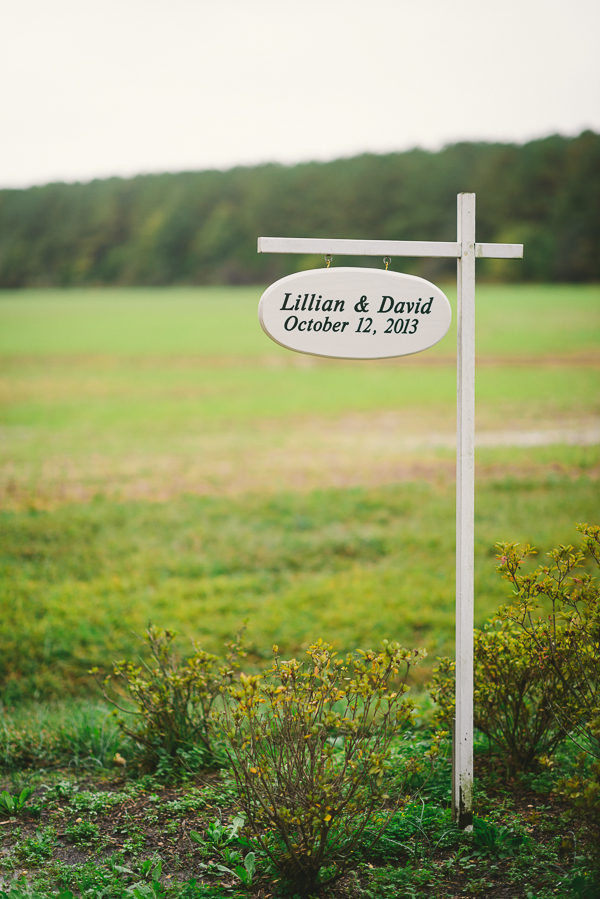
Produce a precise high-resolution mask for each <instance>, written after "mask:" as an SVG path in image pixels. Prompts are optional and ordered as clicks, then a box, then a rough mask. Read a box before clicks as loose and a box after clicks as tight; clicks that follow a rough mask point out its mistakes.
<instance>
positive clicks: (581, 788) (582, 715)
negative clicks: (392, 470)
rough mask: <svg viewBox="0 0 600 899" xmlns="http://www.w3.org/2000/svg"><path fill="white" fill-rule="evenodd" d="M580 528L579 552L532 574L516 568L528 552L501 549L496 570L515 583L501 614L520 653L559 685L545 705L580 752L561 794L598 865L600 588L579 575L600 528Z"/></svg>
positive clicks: (593, 554)
mask: <svg viewBox="0 0 600 899" xmlns="http://www.w3.org/2000/svg"><path fill="white" fill-rule="evenodd" d="M577 530H578V531H580V532H581V533H582V534H583V535H584V539H583V542H582V546H581V549H580V550H574V548H573V546H571V545H567V546H562V545H561V546H559V547H558V548H557V549H554V550H552V551H551V552H549V553H548V556H549V558H550V561H551V564H550V565H541V566H539V567H538V568H536V569H535V571H533V572H532V573H531V574H525V575H524V574H521V568H522V565H523V563H524V561H525V559H526V558H527V557H528V556H530V555H533V554H534V553H535V549H533V547H531V546H526V547H525V548H524V549H523V550H520V549H519V547H518V544H515V543H501V544H499V548H500V551H501V554H500V556H499V558H500V565H499V567H498V571H499V572H500V573H501V574H502V576H503V577H504V578H506V579H507V580H509V581H510V582H511V583H512V584H513V586H514V588H515V598H514V600H513V602H512V604H511V605H509V606H505V607H503V608H502V609H501V610H500V611H499V613H498V617H499V618H500V619H501V620H503V621H509V622H511V623H513V624H514V625H515V626H516V627H517V628H518V629H519V635H520V641H521V643H522V645H523V647H524V651H526V652H528V653H530V654H531V655H532V656H534V657H535V658H536V660H537V664H538V667H539V670H540V672H541V674H542V676H543V677H544V678H545V680H546V682H549V683H556V682H558V683H560V686H561V692H560V693H553V692H552V691H550V690H548V691H547V701H548V705H549V707H550V709H551V712H552V714H553V716H554V718H555V720H556V722H557V724H558V725H559V726H560V727H561V728H562V729H563V731H564V733H565V734H567V735H568V736H569V737H570V738H571V739H572V740H574V741H575V743H577V745H578V746H579V747H580V748H581V749H582V755H581V757H580V764H579V769H578V771H577V773H576V774H575V775H574V776H573V777H571V778H568V779H567V780H565V781H564V782H563V784H562V785H561V789H562V791H563V794H564V795H565V796H566V797H567V798H569V799H570V800H571V802H572V804H573V808H574V810H575V812H576V813H577V814H579V815H580V816H581V817H582V818H583V819H584V821H585V822H586V825H587V830H588V834H589V842H590V845H591V846H592V847H594V848H595V851H596V856H597V858H598V861H599V864H600V585H599V584H598V582H597V580H596V579H595V578H594V577H592V575H591V574H589V572H582V571H581V569H582V568H583V567H584V566H585V565H586V564H589V563H592V564H594V563H595V565H596V566H597V567H598V566H600V527H598V526H597V525H588V524H580V525H577Z"/></svg>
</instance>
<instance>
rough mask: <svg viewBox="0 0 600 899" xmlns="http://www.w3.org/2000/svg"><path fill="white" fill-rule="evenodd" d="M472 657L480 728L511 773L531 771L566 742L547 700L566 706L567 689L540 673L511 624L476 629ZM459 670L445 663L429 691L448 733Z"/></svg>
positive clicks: (534, 656) (476, 717) (476, 720)
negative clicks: (456, 673) (538, 761)
mask: <svg viewBox="0 0 600 899" xmlns="http://www.w3.org/2000/svg"><path fill="white" fill-rule="evenodd" d="M473 653H474V657H473V721H474V724H475V727H477V728H478V729H479V730H480V731H481V732H482V733H484V734H485V736H486V737H487V738H488V740H489V747H490V751H491V752H492V753H493V754H495V755H497V756H499V757H500V758H501V759H502V761H503V762H504V763H505V764H506V766H507V767H508V769H509V770H510V771H527V770H529V769H531V768H532V767H533V766H534V765H535V764H536V761H537V759H538V758H539V757H540V756H544V755H550V754H551V753H552V752H553V751H554V750H555V748H556V746H557V745H558V743H559V742H560V741H561V740H562V739H564V736H565V734H564V731H563V730H562V729H561V727H560V725H559V724H557V722H556V719H555V717H554V715H553V713H552V706H551V705H550V702H549V699H548V697H551V700H552V702H554V703H555V702H559V701H561V700H562V701H564V698H565V690H564V685H563V683H562V681H561V679H560V678H559V677H556V676H548V674H547V673H545V672H544V671H543V670H542V669H541V668H540V666H539V663H538V659H537V653H535V652H532V651H531V648H530V647H528V646H527V645H525V644H524V643H523V641H522V640H521V639H520V634H519V632H518V630H516V629H515V628H514V627H510V626H509V625H507V623H506V622H504V623H503V625H502V626H501V627H496V628H492V627H490V626H489V625H488V626H487V628H486V629H485V630H483V631H481V630H477V629H476V630H475V632H474V647H473ZM454 668H455V665H454V662H451V661H450V660H449V659H440V664H439V665H438V666H437V667H436V668H435V669H434V672H433V680H432V684H431V687H430V691H431V694H432V696H433V698H434V699H435V700H436V702H437V703H438V710H437V713H436V719H437V721H438V722H441V723H443V724H444V725H445V726H448V727H450V726H451V721H452V718H453V717H454V705H455V699H454Z"/></svg>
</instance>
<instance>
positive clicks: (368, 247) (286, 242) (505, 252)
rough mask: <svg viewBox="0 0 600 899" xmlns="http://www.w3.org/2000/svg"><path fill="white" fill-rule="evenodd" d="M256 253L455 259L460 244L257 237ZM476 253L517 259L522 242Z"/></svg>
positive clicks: (490, 245)
mask: <svg viewBox="0 0 600 899" xmlns="http://www.w3.org/2000/svg"><path fill="white" fill-rule="evenodd" d="M258 252H259V253H304V254H309V255H311V254H315V253H316V254H319V255H320V254H322V255H323V256H446V257H449V258H454V259H457V258H458V257H459V256H460V255H461V254H462V247H461V245H460V243H458V242H456V241H438V240H343V239H331V240H330V239H329V238H324V237H259V238H258ZM475 255H476V256H487V257H491V258H493V259H520V258H521V257H522V256H523V244H517V243H476V244H475Z"/></svg>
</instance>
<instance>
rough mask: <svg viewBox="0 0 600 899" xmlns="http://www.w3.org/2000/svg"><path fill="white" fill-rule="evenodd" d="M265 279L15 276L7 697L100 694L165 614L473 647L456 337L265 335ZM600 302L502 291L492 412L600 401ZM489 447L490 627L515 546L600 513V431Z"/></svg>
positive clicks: (485, 338) (9, 327) (554, 415)
mask: <svg viewBox="0 0 600 899" xmlns="http://www.w3.org/2000/svg"><path fill="white" fill-rule="evenodd" d="M449 293H450V294H451V293H452V292H451V291H449ZM259 295H260V290H259V289H255V288H237V289H231V288H210V289H209V288H206V289H204V288H203V289H192V288H174V289H164V290H163V289H156V290H142V289H140V290H117V289H115V290H88V291H50V290H43V291H41V290H40V291H33V290H27V291H23V292H5V293H4V294H3V295H2V296H1V298H0V374H1V379H0V389H1V391H2V404H1V407H0V408H1V411H0V427H1V436H2V441H1V447H0V475H1V477H0V483H1V487H0V497H1V498H2V502H3V504H4V511H3V512H2V513H1V518H0V528H1V536H0V545H1V552H2V555H1V559H0V566H1V567H0V580H1V583H0V597H1V599H0V614H1V615H2V620H3V628H2V637H1V646H0V672H1V677H2V680H3V683H4V684H5V686H6V694H5V695H6V697H7V698H9V699H10V698H11V697H12V698H19V697H25V696H31V695H39V696H50V695H54V694H57V693H60V692H61V690H63V688H64V686H65V685H66V686H67V688H68V689H72V690H77V689H88V688H89V683H90V682H89V678H88V677H87V675H86V671H87V669H88V668H90V667H91V666H92V665H96V664H100V665H104V666H105V667H107V666H109V664H110V662H111V660H112V659H114V658H115V657H117V656H123V655H126V654H134V653H135V652H136V651H137V642H136V638H135V636H134V634H133V632H134V631H137V632H138V633H139V632H141V631H142V630H143V628H144V627H145V625H146V623H147V621H148V619H150V618H152V619H153V621H154V622H155V623H156V624H157V625H160V626H162V627H174V628H175V629H177V630H178V631H180V632H181V635H182V638H186V639H187V638H189V637H199V638H200V639H202V640H203V641H204V642H205V643H206V645H207V648H210V649H213V650H219V649H220V648H221V643H222V640H223V639H225V638H227V637H229V636H231V635H232V633H233V632H234V631H235V630H236V629H237V627H238V626H239V625H240V623H241V622H242V621H243V620H244V619H246V618H247V619H248V620H249V632H250V636H251V638H252V640H253V641H254V644H255V649H256V655H255V659H254V661H255V662H257V663H259V664H260V663H262V661H264V659H265V658H267V657H268V655H269V651H270V646H271V645H272V643H275V642H276V643H278V644H279V645H280V646H281V647H282V648H283V650H284V651H285V652H296V653H297V652H301V651H302V647H303V646H304V645H305V644H306V643H308V642H309V641H310V640H312V639H314V638H315V637H317V636H323V637H324V638H326V639H328V640H330V641H332V642H334V643H335V644H336V645H337V646H339V647H340V648H353V647H357V646H365V645H366V644H367V643H368V644H371V645H374V644H376V643H378V641H379V640H380V639H382V638H383V637H387V638H398V639H400V640H401V641H402V642H404V643H406V644H408V645H411V646H412V645H417V644H418V645H424V646H426V648H427V649H428V651H429V653H430V657H431V658H434V657H435V656H436V655H437V654H439V653H441V652H451V651H452V645H453V628H454V608H453V603H454V533H455V525H454V514H455V498H454V486H453V484H452V477H453V467H454V462H453V459H454V450H453V449H452V434H453V428H454V420H455V402H456V374H455V367H454V363H453V361H452V357H453V355H454V353H455V338H454V337H453V335H452V334H449V335H448V337H447V338H445V340H444V341H442V342H441V343H440V344H439V345H438V347H437V348H435V349H434V350H432V351H431V353H425V354H422V355H421V356H419V357H418V358H417V359H407V360H399V361H387V362H382V363H366V364H361V363H331V362H323V361H318V360H313V359H310V358H309V357H302V356H297V355H295V354H291V353H288V352H286V351H285V350H283V349H282V348H280V347H278V346H277V345H276V344H274V343H272V342H271V341H269V340H268V338H267V337H266V336H265V335H264V334H263V333H262V331H261V330H260V327H259V325H258V322H257V318H256V305H257V301H258V297H259ZM599 300H600V288H599V287H597V286H589V287H586V286H576V287H573V286H553V287H540V286H523V285H519V286H514V287H513V286H510V287H509V286H503V287H498V286H487V285H483V286H481V287H480V288H479V289H478V325H477V327H478V337H477V339H478V358H479V364H478V369H477V424H478V427H479V428H481V429H484V430H503V429H511V428H516V429H521V430H528V429H535V428H542V429H543V428H548V427H554V426H556V425H557V424H558V423H560V424H562V425H565V426H572V425H573V424H577V422H583V423H586V422H588V421H589V420H590V419H591V418H592V417H593V416H597V415H598V413H599V399H600V389H599V387H600V377H599V368H598V366H597V364H596V363H595V362H594V359H593V357H594V355H595V354H596V353H597V349H598V345H599V336H600V330H599V329H600V302H599ZM436 354H437V361H436ZM585 354H587V356H588V361H587V362H586V360H585V358H584V356H585ZM428 360H429V361H430V362H431V361H432V360H433V363H432V364H428ZM536 360H537V362H536ZM439 434H442V435H446V437H448V436H449V437H450V443H449V444H448V443H446V445H445V447H444V445H442V446H441V448H440V446H439V445H438V444H436V442H435V440H432V436H433V437H435V436H436V435H439ZM411 440H413V443H412V444H411V442H410V441H411ZM477 459H478V472H479V481H478V486H477V495H476V500H477V522H476V524H477V546H476V584H477V608H476V614H477V623H478V624H482V623H483V621H484V620H485V618H486V617H487V616H488V615H489V614H491V613H492V612H493V611H494V609H495V608H496V607H497V605H498V604H499V603H500V602H501V601H502V600H503V598H504V597H505V595H506V591H505V589H504V586H503V584H502V583H501V582H500V581H499V579H498V578H497V576H496V575H495V574H494V559H493V545H494V543H495V542H496V541H498V540H503V539H504V540H520V541H530V542H534V543H536V544H538V545H540V546H541V548H542V549H543V550H548V549H550V548H551V547H552V546H554V545H556V544H558V543H561V542H567V541H569V540H575V536H576V535H575V532H574V528H573V524H574V522H576V521H581V520H589V521H590V522H593V521H595V520H597V518H598V515H597V509H598V480H597V473H598V470H599V464H600V452H599V450H598V447H597V446H596V447H593V446H592V447H577V446H556V445H555V446H548V447H539V448H535V449H517V448H510V447H503V448H497V449H486V450H482V451H481V452H478V455H477ZM314 488H317V489H314ZM150 500H151V501H150ZM156 500H160V502H156ZM423 670H424V671H426V670H427V666H425V668H424V669H423Z"/></svg>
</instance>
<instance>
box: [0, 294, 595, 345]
mask: <svg viewBox="0 0 600 899" xmlns="http://www.w3.org/2000/svg"><path fill="white" fill-rule="evenodd" d="M446 290H447V294H448V297H449V299H450V300H451V303H452V305H453V309H454V310H455V308H456V288H455V287H454V286H453V285H448V286H447V287H446ZM261 292H262V290H261V288H257V287H244V288H239V287H238V288H227V287H213V288H190V287H179V288H172V287H169V288H127V289H119V288H110V289H109V288H102V289H101V288H96V289H88V290H79V289H73V290H49V289H48V290H46V289H44V290H22V291H2V293H1V294H0V354H8V355H17V354H54V353H57V354H76V355H80V354H97V353H98V354H106V353H108V354H116V355H125V356H130V355H153V354H158V355H169V354H174V355H180V354H184V355H187V354H193V355H227V356H236V355H250V356H256V355H261V354H269V355H276V356H285V355H286V351H285V350H284V349H282V348H281V347H279V346H278V345H277V344H275V343H273V342H272V341H271V340H269V338H268V337H266V336H265V334H263V332H262V330H261V328H260V326H259V324H258V319H257V313H256V310H257V305H258V300H259V298H260V295H261ZM454 319H455V316H454ZM455 335H456V330H455V321H454V325H453V328H451V330H450V332H449V333H448V335H447V336H446V337H445V338H444V339H443V340H442V341H441V342H440V343H439V344H438V345H437V347H436V348H435V349H434V350H433V351H431V352H433V353H442V354H447V355H452V354H453V353H454V351H455V347H456V336H455ZM599 342H600V287H599V286H598V285H589V286H588V285H585V286H579V285H576V286H573V285H551V286H547V285H543V286H540V285H510V286H498V285H487V284H482V285H480V286H478V288H477V348H478V352H479V353H481V354H482V355H490V354H492V355H494V354H498V355H511V356H513V355H523V356H531V355H534V356H535V355H540V354H554V353H571V352H573V353H574V352H581V351H586V350H597V348H598V344H599Z"/></svg>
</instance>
